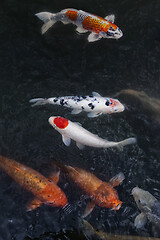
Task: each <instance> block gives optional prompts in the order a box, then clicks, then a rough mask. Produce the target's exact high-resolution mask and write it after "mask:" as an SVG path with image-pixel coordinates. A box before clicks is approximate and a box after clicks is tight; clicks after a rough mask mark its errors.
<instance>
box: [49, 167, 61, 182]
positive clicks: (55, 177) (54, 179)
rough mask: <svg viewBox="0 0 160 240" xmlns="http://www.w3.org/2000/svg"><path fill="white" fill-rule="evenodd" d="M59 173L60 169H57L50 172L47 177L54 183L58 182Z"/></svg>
mask: <svg viewBox="0 0 160 240" xmlns="http://www.w3.org/2000/svg"><path fill="white" fill-rule="evenodd" d="M59 175H60V170H58V171H57V172H54V173H51V175H50V176H49V177H48V179H49V180H50V181H52V182H54V183H55V184H57V183H58V182H59Z"/></svg>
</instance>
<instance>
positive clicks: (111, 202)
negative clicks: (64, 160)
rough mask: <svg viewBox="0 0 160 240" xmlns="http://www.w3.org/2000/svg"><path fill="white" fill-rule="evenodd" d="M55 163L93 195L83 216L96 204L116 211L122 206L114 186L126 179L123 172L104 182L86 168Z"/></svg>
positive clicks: (89, 194)
mask: <svg viewBox="0 0 160 240" xmlns="http://www.w3.org/2000/svg"><path fill="white" fill-rule="evenodd" d="M53 164H55V165H56V166H58V167H59V168H60V169H61V170H62V171H63V172H64V173H65V174H67V175H68V176H69V178H70V179H71V180H72V181H73V182H74V183H75V184H76V185H78V186H79V187H80V188H81V189H82V190H83V191H84V192H85V193H86V194H87V195H88V196H90V197H91V200H92V201H91V202H90V203H89V204H88V205H87V207H86V209H85V212H84V214H83V217H86V216H87V215H88V214H90V213H91V211H92V210H93V209H94V207H95V205H96V204H97V205H98V206H100V207H106V208H111V209H113V210H115V211H116V210H119V209H120V208H121V205H122V202H121V201H120V200H119V198H118V194H117V191H116V190H115V189H114V187H115V186H118V185H119V184H120V183H121V182H122V181H123V180H124V179H125V177H124V174H123V173H122V172H120V173H119V174H117V175H116V176H115V177H113V178H111V180H110V181H109V182H103V181H102V180H100V179H99V178H97V177H96V176H95V175H94V174H93V173H90V172H87V171H86V170H84V169H81V168H78V167H71V166H67V165H62V164H60V163H53Z"/></svg>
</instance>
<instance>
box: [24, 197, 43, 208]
mask: <svg viewBox="0 0 160 240" xmlns="http://www.w3.org/2000/svg"><path fill="white" fill-rule="evenodd" d="M41 204H42V202H41V201H40V200H39V199H37V198H34V199H33V200H32V201H30V202H29V204H28V205H27V211H32V210H34V209H36V208H37V207H39V206H40V205H41Z"/></svg>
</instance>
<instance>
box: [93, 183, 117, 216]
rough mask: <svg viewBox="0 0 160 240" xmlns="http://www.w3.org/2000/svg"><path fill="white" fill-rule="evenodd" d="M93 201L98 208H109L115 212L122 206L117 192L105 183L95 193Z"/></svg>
mask: <svg viewBox="0 0 160 240" xmlns="http://www.w3.org/2000/svg"><path fill="white" fill-rule="evenodd" d="M95 199H96V203H97V205H99V206H100V207H106V208H111V209H113V210H115V211H116V210H119V209H120V208H121V206H122V202H121V201H120V200H119V197H118V194H117V191H116V190H115V189H114V188H113V187H112V186H111V185H110V184H108V183H106V182H103V184H102V185H101V186H100V187H99V188H98V189H97V190H96V191H95Z"/></svg>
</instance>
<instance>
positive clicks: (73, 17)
mask: <svg viewBox="0 0 160 240" xmlns="http://www.w3.org/2000/svg"><path fill="white" fill-rule="evenodd" d="M65 14H66V16H67V17H68V18H69V19H70V20H72V21H75V20H76V19H77V17H78V15H77V11H73V10H69V11H67V12H66V13H65Z"/></svg>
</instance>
